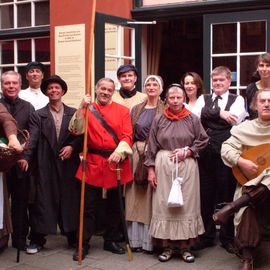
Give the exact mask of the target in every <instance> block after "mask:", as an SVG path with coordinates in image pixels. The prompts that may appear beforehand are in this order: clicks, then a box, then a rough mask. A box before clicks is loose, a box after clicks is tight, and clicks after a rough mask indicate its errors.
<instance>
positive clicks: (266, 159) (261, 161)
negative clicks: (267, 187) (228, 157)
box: [232, 144, 270, 185]
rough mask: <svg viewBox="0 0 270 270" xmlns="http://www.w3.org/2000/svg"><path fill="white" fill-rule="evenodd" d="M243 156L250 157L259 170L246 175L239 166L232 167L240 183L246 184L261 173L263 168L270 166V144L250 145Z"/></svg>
mask: <svg viewBox="0 0 270 270" xmlns="http://www.w3.org/2000/svg"><path fill="white" fill-rule="evenodd" d="M241 157H242V158H245V159H249V160H251V161H253V162H254V163H255V164H256V165H258V170H257V172H256V173H255V174H252V175H249V176H246V175H244V174H243V172H242V171H241V169H240V168H239V167H238V166H234V167H233V168H232V172H233V175H234V177H235V178H236V180H237V181H238V183H240V184H241V185H244V184H245V183H246V182H248V181H249V180H251V179H254V178H256V177H257V176H258V175H260V174H261V173H262V172H263V170H265V169H266V168H268V167H270V144H260V145H257V146H253V147H250V148H249V149H247V150H246V151H244V152H243V153H242V155H241Z"/></svg>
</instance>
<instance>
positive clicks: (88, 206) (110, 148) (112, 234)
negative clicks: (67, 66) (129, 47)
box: [69, 78, 132, 260]
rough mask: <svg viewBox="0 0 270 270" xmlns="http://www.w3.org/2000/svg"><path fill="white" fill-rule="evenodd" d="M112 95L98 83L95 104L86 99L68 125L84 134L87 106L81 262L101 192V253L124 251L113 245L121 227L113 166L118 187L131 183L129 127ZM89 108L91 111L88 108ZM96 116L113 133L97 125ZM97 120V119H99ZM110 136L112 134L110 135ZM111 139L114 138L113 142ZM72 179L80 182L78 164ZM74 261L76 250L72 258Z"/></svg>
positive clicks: (110, 87)
mask: <svg viewBox="0 0 270 270" xmlns="http://www.w3.org/2000/svg"><path fill="white" fill-rule="evenodd" d="M114 91H115V85H114V82H113V80H111V79H108V78H102V79H100V80H99V81H98V82H97V84H96V102H94V103H92V104H91V105H90V106H89V104H90V102H91V97H90V96H89V95H86V96H85V97H84V98H83V100H82V102H81V104H80V107H79V109H78V110H77V112H76V113H75V115H74V117H73V119H72V120H71V122H70V127H69V128H70V131H71V132H72V133H74V134H77V135H79V134H81V133H83V132H84V127H83V126H84V125H83V123H84V112H85V108H86V107H87V106H88V109H90V111H89V116H88V126H87V129H88V132H87V134H88V140H87V146H88V153H87V157H86V171H85V182H86V186H85V206H84V226H83V251H82V258H83V259H84V258H85V256H86V255H87V254H88V249H89V240H90V238H91V236H92V235H93V233H94V231H95V209H96V207H97V205H98V203H99V201H100V200H101V199H102V189H103V188H106V189H107V199H106V217H107V222H106V231H105V234H104V235H103V237H104V247H103V248H104V250H108V251H111V252H113V253H116V254H124V253H125V250H124V249H123V248H122V247H121V246H120V245H119V243H117V232H118V228H119V225H120V223H121V212H120V205H119V199H118V189H117V179H116V171H115V168H116V164H118V163H120V168H121V184H125V183H128V182H129V181H131V180H132V172H131V166H130V162H129V159H128V158H127V156H128V155H131V154H132V150H131V146H132V126H131V120H130V116H129V110H128V108H126V107H124V106H122V105H120V104H117V103H115V102H113V101H112V95H113V93H114ZM90 107H92V108H90ZM97 113H98V114H99V115H100V116H101V117H102V118H103V119H104V120H105V122H106V123H107V125H108V126H109V127H110V128H111V129H112V130H113V132H109V131H108V128H105V127H104V124H102V123H101V122H100V120H99V119H98V117H97V116H96V114H97ZM100 116H99V117H100ZM112 133H115V134H114V135H112ZM114 136H115V137H116V138H114ZM76 177H77V178H79V179H82V164H81V165H80V167H79V169H78V171H77V174H76ZM73 259H74V260H78V249H77V250H75V253H74V255H73Z"/></svg>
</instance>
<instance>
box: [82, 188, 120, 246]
mask: <svg viewBox="0 0 270 270" xmlns="http://www.w3.org/2000/svg"><path fill="white" fill-rule="evenodd" d="M101 200H102V188H100V187H95V186H92V185H88V184H85V201H84V225H83V244H84V245H88V243H89V240H90V239H91V237H92V235H93V234H94V232H95V224H96V209H97V207H98V205H99V204H100V202H101ZM103 209H104V211H105V216H106V222H105V233H104V235H103V238H104V240H105V241H117V240H118V232H119V227H120V226H121V212H120V205H119V195H118V188H117V187H114V188H110V189H107V198H106V200H105V207H104V208H103Z"/></svg>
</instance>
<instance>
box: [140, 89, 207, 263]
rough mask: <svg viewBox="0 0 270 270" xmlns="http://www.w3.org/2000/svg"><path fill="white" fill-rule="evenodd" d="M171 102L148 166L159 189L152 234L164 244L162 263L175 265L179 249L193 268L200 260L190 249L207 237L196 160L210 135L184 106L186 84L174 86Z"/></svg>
mask: <svg viewBox="0 0 270 270" xmlns="http://www.w3.org/2000/svg"><path fill="white" fill-rule="evenodd" d="M166 100H167V104H168V107H167V108H166V109H165V110H164V111H163V113H162V114H160V115H157V116H156V117H155V119H154V121H153V124H152V128H151V131H150V135H149V144H148V152H147V160H146V162H145V165H146V166H148V181H149V182H150V184H151V185H152V187H153V188H154V192H153V200H152V206H153V214H152V219H151V224H150V234H151V235H152V237H154V238H155V239H158V240H160V241H161V243H162V244H163V247H164V250H163V253H162V254H160V255H159V257H158V258H159V260H160V261H162V262H166V261H168V260H170V259H171V258H172V256H173V253H174V250H175V249H179V250H180V254H181V257H182V259H183V260H184V261H185V262H187V263H190V262H194V260H195V258H194V255H193V254H192V253H191V252H190V250H189V247H190V246H191V245H193V244H194V243H195V242H196V240H197V238H198V235H200V234H202V233H203V232H204V226H203V222H202V217H201V213H200V189H199V188H200V185H199V171H198V165H197V160H196V158H197V157H198V156H199V151H200V150H202V149H203V148H204V147H205V146H206V145H207V142H208V136H207V135H206V133H205V131H204V129H203V127H202V125H201V123H200V119H199V118H198V117H197V116H195V115H194V114H192V113H191V112H190V111H189V110H187V109H186V108H185V107H184V105H183V103H184V102H185V93H184V90H183V89H182V88H181V86H180V85H178V84H173V85H170V86H169V88H168V90H167V96H166ZM170 193H171V194H170ZM173 194H174V195H173ZM175 194H176V196H175ZM169 195H170V196H169ZM181 196H182V198H181ZM174 198H176V199H178V201H177V202H175V200H174ZM168 199H169V200H168ZM171 199H172V200H171ZM161 243H159V244H161Z"/></svg>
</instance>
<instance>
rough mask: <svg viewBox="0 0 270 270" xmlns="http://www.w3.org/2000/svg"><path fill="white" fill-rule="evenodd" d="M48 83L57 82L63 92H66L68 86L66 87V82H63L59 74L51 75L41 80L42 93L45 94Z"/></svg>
mask: <svg viewBox="0 0 270 270" xmlns="http://www.w3.org/2000/svg"><path fill="white" fill-rule="evenodd" d="M50 83H59V84H60V85H61V87H62V89H63V90H64V92H65V93H66V92H67V89H68V87H67V84H66V82H65V81H64V80H63V79H62V78H61V77H60V76H58V75H53V76H51V77H49V78H47V79H45V80H44V81H43V82H42V84H41V86H40V89H41V92H42V93H43V94H44V95H46V92H47V88H48V85H49V84H50ZM65 93H64V94H65Z"/></svg>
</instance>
